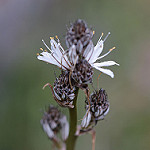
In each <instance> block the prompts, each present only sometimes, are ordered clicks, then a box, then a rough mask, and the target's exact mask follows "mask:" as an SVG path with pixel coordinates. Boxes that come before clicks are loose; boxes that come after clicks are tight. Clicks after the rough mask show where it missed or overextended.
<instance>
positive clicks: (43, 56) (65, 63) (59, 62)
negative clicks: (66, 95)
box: [37, 32, 119, 78]
mask: <svg viewBox="0 0 150 150" xmlns="http://www.w3.org/2000/svg"><path fill="white" fill-rule="evenodd" d="M109 34H110V32H109V33H108V34H107V36H106V37H105V38H104V40H103V39H102V36H103V33H102V35H101V37H100V38H99V40H98V42H97V44H96V46H95V47H93V46H92V45H90V44H93V43H89V46H87V48H86V49H85V51H84V53H83V58H84V59H85V60H87V61H88V63H89V64H90V65H91V66H92V67H93V68H95V69H97V70H99V71H100V72H102V73H105V74H107V75H109V76H111V77H112V78H114V73H113V72H112V71H111V70H109V69H104V68H102V67H108V66H113V65H118V66H119V64H118V63H116V62H115V61H104V62H97V61H98V60H100V59H102V58H103V57H105V56H107V55H108V54H109V53H110V52H111V51H112V50H113V49H115V47H113V48H112V49H110V50H109V51H108V52H107V53H106V54H104V55H102V56H100V54H101V53H102V51H103V47H104V42H105V40H106V39H107V37H108V36H109ZM56 38H57V36H56ZM57 40H58V42H56V41H55V40H54V38H50V44H51V49H50V48H49V47H48V46H47V45H46V43H45V42H44V41H43V40H42V41H43V43H44V45H45V46H46V48H47V49H48V50H49V52H48V51H43V52H42V53H40V55H38V56H37V58H38V59H39V60H42V61H45V62H47V63H50V64H54V65H56V66H58V67H59V68H62V69H63V70H71V71H72V70H73V69H74V66H75V64H76V62H77V60H75V58H76V59H78V55H77V54H76V47H75V45H72V46H71V47H70V49H69V50H67V51H68V53H69V55H67V54H66V53H67V51H65V50H64V49H63V47H62V46H61V44H60V42H59V39H58V38H57ZM89 48H90V49H89ZM41 50H43V49H42V48H41ZM72 55H74V57H73V56H72Z"/></svg>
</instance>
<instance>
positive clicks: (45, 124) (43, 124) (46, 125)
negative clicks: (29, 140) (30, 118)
mask: <svg viewBox="0 0 150 150" xmlns="http://www.w3.org/2000/svg"><path fill="white" fill-rule="evenodd" d="M41 124H42V126H43V130H44V131H45V133H46V134H47V135H48V137H49V138H53V137H54V132H53V131H52V130H51V128H50V126H49V124H48V123H47V122H41Z"/></svg>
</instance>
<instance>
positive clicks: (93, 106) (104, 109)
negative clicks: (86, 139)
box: [81, 89, 110, 129]
mask: <svg viewBox="0 0 150 150" xmlns="http://www.w3.org/2000/svg"><path fill="white" fill-rule="evenodd" d="M89 100H90V105H89V103H88V100H87V99H86V101H85V103H86V106H85V108H86V114H85V117H84V118H83V120H82V123H81V126H82V128H84V129H86V128H90V127H93V126H94V125H96V124H97V121H99V120H102V119H104V116H105V115H107V113H108V112H109V106H110V105H109V101H108V97H107V93H106V92H105V90H103V89H100V90H98V91H94V92H93V93H92V94H91V95H90V97H89ZM89 107H90V108H89Z"/></svg>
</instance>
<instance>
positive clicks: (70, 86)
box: [53, 71, 76, 108]
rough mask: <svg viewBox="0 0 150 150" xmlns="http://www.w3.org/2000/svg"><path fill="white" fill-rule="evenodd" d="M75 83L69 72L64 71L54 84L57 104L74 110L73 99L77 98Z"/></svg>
mask: <svg viewBox="0 0 150 150" xmlns="http://www.w3.org/2000/svg"><path fill="white" fill-rule="evenodd" d="M75 89H76V88H75V86H74V81H73V79H71V75H70V73H69V72H68V71H63V72H62V74H60V76H59V77H58V78H56V80H55V82H54V88H53V92H54V96H55V99H57V102H58V103H59V104H60V105H61V106H64V107H70V108H73V107H74V106H73V99H74V97H75V93H74V92H75Z"/></svg>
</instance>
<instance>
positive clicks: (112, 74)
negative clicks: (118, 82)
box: [92, 64, 114, 78]
mask: <svg viewBox="0 0 150 150" xmlns="http://www.w3.org/2000/svg"><path fill="white" fill-rule="evenodd" d="M92 66H93V67H94V68H95V69H97V70H99V71H101V72H103V73H105V74H107V75H109V76H111V77H112V78H114V73H113V72H112V71H111V70H109V69H104V68H99V67H97V66H94V64H93V65H92Z"/></svg>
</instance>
